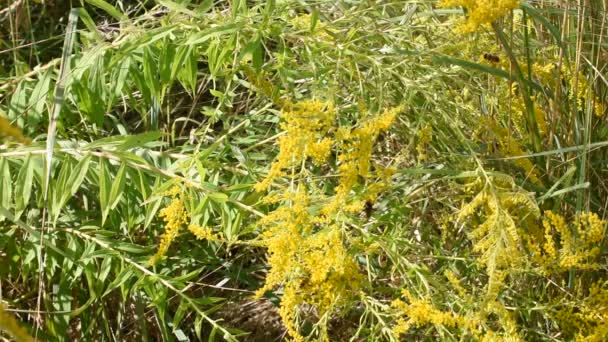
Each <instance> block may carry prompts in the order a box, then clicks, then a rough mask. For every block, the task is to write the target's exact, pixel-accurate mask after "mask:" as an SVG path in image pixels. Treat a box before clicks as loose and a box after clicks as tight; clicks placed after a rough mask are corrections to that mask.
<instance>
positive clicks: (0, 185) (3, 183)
mask: <svg viewBox="0 0 608 342" xmlns="http://www.w3.org/2000/svg"><path fill="white" fill-rule="evenodd" d="M12 194H13V181H12V178H11V169H10V168H9V165H8V160H7V159H6V158H2V157H0V207H3V208H7V209H8V208H10V207H11V197H12ZM3 220H4V216H3V215H2V214H0V222H1V221H3Z"/></svg>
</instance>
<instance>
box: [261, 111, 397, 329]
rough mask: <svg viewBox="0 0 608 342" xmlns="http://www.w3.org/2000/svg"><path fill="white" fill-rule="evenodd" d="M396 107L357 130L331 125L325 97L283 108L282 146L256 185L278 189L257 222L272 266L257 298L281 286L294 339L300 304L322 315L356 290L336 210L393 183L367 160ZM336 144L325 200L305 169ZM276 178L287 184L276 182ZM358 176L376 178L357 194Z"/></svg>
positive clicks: (356, 276) (348, 208)
mask: <svg viewBox="0 0 608 342" xmlns="http://www.w3.org/2000/svg"><path fill="white" fill-rule="evenodd" d="M400 110H401V108H400V107H399V108H394V109H391V110H387V111H385V112H383V113H381V114H379V115H375V116H371V117H370V118H368V119H366V120H364V121H363V122H361V123H360V124H359V125H358V126H356V127H355V128H351V127H348V128H347V127H337V128H336V127H334V121H335V117H336V112H335V109H334V108H333V106H332V105H331V104H330V103H327V102H322V101H317V100H307V101H302V102H299V103H295V104H289V105H287V106H286V107H285V108H284V109H283V111H282V119H283V122H282V123H281V128H282V129H283V130H284V131H285V134H284V135H283V136H281V138H279V141H278V144H279V148H280V151H279V153H278V155H277V157H276V159H275V161H274V162H273V164H272V165H271V168H270V171H269V173H268V175H267V176H266V178H265V179H264V180H262V181H261V182H259V183H258V184H256V190H258V191H263V190H267V189H269V188H271V187H275V188H277V189H278V191H276V192H273V193H271V194H269V195H267V196H266V197H265V198H264V199H263V202H264V203H267V204H279V206H278V207H277V208H276V209H274V210H273V211H272V212H270V213H269V214H268V215H267V216H266V217H264V218H262V219H261V220H260V221H259V223H260V225H261V226H262V227H263V228H264V229H263V232H262V233H261V234H260V238H261V239H262V241H263V243H264V245H265V247H266V248H267V251H268V257H267V260H268V265H269V271H268V274H267V275H266V280H265V284H264V286H263V287H262V288H260V289H259V290H258V291H257V295H258V296H262V295H263V294H264V293H265V292H266V291H269V290H273V289H275V288H278V287H282V289H283V296H282V299H281V304H280V308H279V314H280V315H281V318H282V320H283V323H284V325H285V327H286V329H287V331H288V333H289V335H290V336H291V337H292V338H293V339H295V340H301V339H302V338H303V337H302V336H301V334H300V331H299V328H298V324H297V321H298V312H299V308H300V306H302V305H303V304H308V305H311V306H313V307H315V309H316V311H317V313H318V316H319V317H323V316H324V315H329V314H330V313H331V312H332V311H333V310H334V309H335V308H336V307H339V306H342V305H344V304H347V303H348V302H349V301H351V300H352V299H353V298H354V297H355V296H356V295H357V294H358V291H359V289H360V287H361V283H362V281H363V277H362V276H361V275H360V273H359V267H358V264H357V263H356V262H355V255H353V253H352V251H351V250H352V249H351V248H349V243H350V242H349V240H350V235H349V233H348V231H347V230H346V229H344V228H343V225H342V224H341V223H342V222H341V221H340V217H341V215H338V214H339V213H343V214H348V213H355V212H356V213H357V214H358V213H359V212H361V211H362V210H363V207H364V205H365V201H374V200H376V198H377V196H378V195H379V194H380V192H381V191H383V190H384V189H385V188H386V186H387V184H388V183H389V182H390V178H391V177H392V175H394V173H395V170H394V169H392V168H389V167H381V166H377V165H372V162H371V158H372V152H373V145H374V142H375V141H376V139H377V138H378V136H379V135H380V133H381V132H383V131H386V130H387V129H388V128H389V127H390V125H391V124H392V122H393V121H394V120H395V118H396V116H397V114H398V113H399V111H400ZM334 148H335V152H336V155H337V158H336V159H337V171H338V185H337V186H336V190H335V194H334V195H333V196H331V197H328V196H326V195H325V194H324V193H319V192H318V188H317V187H316V184H315V181H312V180H310V178H309V177H308V172H309V169H308V168H306V167H305V166H306V165H307V163H309V162H311V163H313V164H317V165H320V164H323V163H324V162H326V161H327V159H328V158H329V156H330V153H331V152H332V149H334ZM329 170H330V171H331V168H330V169H329ZM281 178H283V179H286V180H288V182H278V180H280V179H281ZM360 178H361V179H365V180H366V182H367V180H368V179H373V180H375V181H376V182H374V183H373V184H366V185H367V186H366V187H365V189H364V190H363V191H360V193H359V194H358V199H354V197H355V196H353V188H354V186H355V185H356V184H357V183H358V182H359V179H360ZM275 180H276V181H277V182H274V181H275ZM286 183H287V184H288V185H285V184H286ZM273 185H274V186H273ZM313 196H314V197H313ZM319 203H322V205H321V206H320V209H319Z"/></svg>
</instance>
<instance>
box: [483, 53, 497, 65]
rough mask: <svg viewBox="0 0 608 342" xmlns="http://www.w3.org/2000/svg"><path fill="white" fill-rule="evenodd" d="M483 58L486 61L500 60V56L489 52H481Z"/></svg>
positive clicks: (494, 61) (495, 61)
mask: <svg viewBox="0 0 608 342" xmlns="http://www.w3.org/2000/svg"><path fill="white" fill-rule="evenodd" d="M483 59H485V60H486V61H488V62H491V63H499V62H500V58H499V57H498V56H496V55H494V54H491V53H484V54H483Z"/></svg>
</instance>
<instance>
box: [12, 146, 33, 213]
mask: <svg viewBox="0 0 608 342" xmlns="http://www.w3.org/2000/svg"><path fill="white" fill-rule="evenodd" d="M31 159H32V155H31V154H28V156H27V157H26V158H25V162H23V165H22V166H21V169H20V170H19V174H18V175H17V184H15V217H16V218H19V217H20V216H21V214H22V213H23V210H24V209H25V208H26V207H27V204H28V203H29V201H30V196H31V194H32V180H33V177H34V167H33V165H32V163H31Z"/></svg>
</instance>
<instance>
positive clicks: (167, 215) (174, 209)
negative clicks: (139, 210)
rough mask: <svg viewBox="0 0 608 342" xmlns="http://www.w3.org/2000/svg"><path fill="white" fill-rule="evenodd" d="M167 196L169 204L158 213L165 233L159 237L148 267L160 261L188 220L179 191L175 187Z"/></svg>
mask: <svg viewBox="0 0 608 342" xmlns="http://www.w3.org/2000/svg"><path fill="white" fill-rule="evenodd" d="M167 194H168V195H170V196H172V197H173V199H172V200H171V203H169V205H168V206H167V207H165V208H163V209H161V211H160V213H159V215H158V216H159V217H162V218H163V220H164V221H165V232H164V233H163V235H162V236H161V239H160V244H159V246H158V250H157V251H156V254H155V255H154V256H153V257H152V258H150V260H148V265H154V264H156V263H157V262H158V260H160V259H161V258H162V257H163V256H165V254H167V251H168V250H169V247H170V246H171V242H173V240H175V238H176V237H177V235H178V233H179V230H180V229H181V227H182V226H183V225H185V224H186V222H187V220H188V213H187V212H186V208H185V207H184V203H183V201H182V199H181V197H180V189H179V187H177V186H175V187H173V188H172V189H171V190H169V191H168V192H167Z"/></svg>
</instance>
